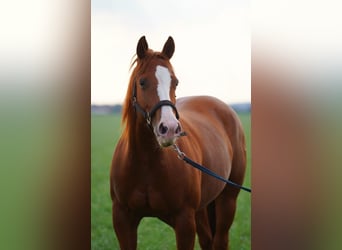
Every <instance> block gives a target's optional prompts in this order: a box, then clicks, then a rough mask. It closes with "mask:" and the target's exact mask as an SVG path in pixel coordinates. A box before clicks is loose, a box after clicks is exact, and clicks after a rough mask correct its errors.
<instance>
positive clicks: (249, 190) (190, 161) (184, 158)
mask: <svg viewBox="0 0 342 250" xmlns="http://www.w3.org/2000/svg"><path fill="white" fill-rule="evenodd" d="M173 149H174V150H175V151H176V153H177V155H178V159H180V160H183V161H185V162H186V163H188V164H189V165H191V166H193V167H194V168H197V169H199V170H201V171H202V172H204V173H206V174H207V175H210V176H212V177H214V178H216V179H219V180H221V181H223V182H225V183H227V184H229V185H231V186H233V187H236V188H240V189H243V190H245V191H247V192H249V193H251V192H252V190H251V189H250V188H246V187H243V186H241V185H239V184H237V183H235V182H232V181H230V180H226V179H225V178H223V177H221V176H219V175H217V174H216V173H214V172H213V171H211V170H209V169H208V168H206V167H204V166H202V165H200V164H198V163H197V162H194V161H193V160H191V159H190V158H188V157H187V156H186V155H185V154H184V152H182V151H181V150H180V149H179V147H178V146H177V145H176V144H173Z"/></svg>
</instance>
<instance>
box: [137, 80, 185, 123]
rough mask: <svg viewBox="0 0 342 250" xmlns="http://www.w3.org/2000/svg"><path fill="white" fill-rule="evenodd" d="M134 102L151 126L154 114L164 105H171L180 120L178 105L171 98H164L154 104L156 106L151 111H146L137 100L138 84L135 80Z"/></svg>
mask: <svg viewBox="0 0 342 250" xmlns="http://www.w3.org/2000/svg"><path fill="white" fill-rule="evenodd" d="M132 102H133V107H134V108H135V110H137V111H138V112H139V113H141V114H142V115H143V116H144V118H145V120H146V122H147V124H148V125H149V126H151V122H152V119H153V116H154V115H155V114H156V112H157V110H158V109H160V108H161V107H162V106H170V107H171V108H172V109H173V110H174V111H175V113H176V118H177V120H179V114H178V111H177V108H176V106H175V105H174V104H173V103H172V102H171V101H169V100H162V101H159V102H158V103H157V104H156V105H154V107H153V108H152V109H151V110H150V111H145V110H144V109H143V108H142V107H141V106H140V105H139V103H138V100H137V85H136V82H134V86H133V93H132Z"/></svg>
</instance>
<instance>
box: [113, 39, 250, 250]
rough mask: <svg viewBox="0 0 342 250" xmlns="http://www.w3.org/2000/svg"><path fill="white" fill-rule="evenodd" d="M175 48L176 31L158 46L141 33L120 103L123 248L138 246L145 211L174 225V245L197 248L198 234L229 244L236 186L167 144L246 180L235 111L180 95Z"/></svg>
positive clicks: (116, 190)
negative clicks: (181, 156)
mask: <svg viewBox="0 0 342 250" xmlns="http://www.w3.org/2000/svg"><path fill="white" fill-rule="evenodd" d="M174 50H175V44H174V41H173V39H172V37H169V38H168V40H167V41H166V43H165V45H164V47H163V50H162V51H161V52H154V51H152V50H151V49H149V48H148V44H147V42H146V39H145V37H144V36H143V37H141V38H140V40H139V42H138V45H137V58H136V59H135V61H134V62H133V64H132V66H133V65H134V64H135V68H134V70H133V72H132V75H131V77H130V81H129V85H128V90H127V95H126V99H125V102H124V106H123V118H122V119H123V120H122V121H123V123H124V124H125V129H124V131H123V133H122V135H121V138H120V139H119V141H118V144H117V146H116V149H115V152H114V156H113V161H112V166H111V173H110V194H111V197H112V215H113V226H114V229H115V232H116V235H117V238H118V241H119V244H120V248H121V249H136V247H137V228H138V225H139V222H140V220H141V219H142V218H143V217H157V218H159V219H160V220H162V221H163V222H165V223H167V224H168V225H170V226H171V227H172V228H174V231H175V234H176V241H177V249H193V248H194V242H195V235H196V232H197V234H198V238H199V243H200V246H201V248H202V249H227V248H228V235H229V228H230V226H231V224H232V222H233V218H234V214H235V209H236V199H237V196H238V194H239V189H237V188H235V187H232V186H229V185H227V184H225V183H224V182H221V181H218V180H217V179H215V178H213V177H211V176H208V175H206V174H203V173H202V172H200V171H199V170H197V169H195V168H192V167H190V166H188V165H186V163H185V162H183V161H181V160H179V159H178V158H177V154H176V152H174V151H173V149H172V147H170V146H171V145H173V144H175V143H176V141H177V145H178V146H179V148H180V149H181V150H182V151H183V152H184V153H185V154H186V155H187V156H189V158H192V159H193V160H194V161H196V162H198V163H200V164H203V165H204V166H206V167H208V168H209V169H210V170H212V171H214V172H216V173H217V174H219V175H221V176H223V177H224V178H227V179H228V178H229V179H230V180H232V181H234V182H236V183H237V184H242V182H243V178H244V174H245V167H246V149H245V148H246V146H245V137H244V132H243V129H242V126H241V122H240V121H239V119H238V116H237V115H236V113H235V112H234V111H233V110H232V109H231V108H230V107H228V106H227V105H226V104H225V103H223V102H221V101H219V100H218V99H216V98H213V97H208V96H198V97H186V98H180V99H178V100H177V101H176V97H175V91H176V87H177V84H178V80H177V78H176V76H175V73H174V70H173V68H172V65H171V63H170V58H171V57H172V55H173V52H174ZM185 133H186V136H183V135H184V134H185ZM161 240H162V239H161Z"/></svg>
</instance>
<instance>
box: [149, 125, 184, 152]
mask: <svg viewBox="0 0 342 250" xmlns="http://www.w3.org/2000/svg"><path fill="white" fill-rule="evenodd" d="M154 133H155V135H156V138H157V141H158V143H159V145H160V146H161V147H169V146H171V145H173V144H174V143H175V142H176V140H177V139H178V138H179V137H180V136H182V135H183V134H184V133H183V132H182V127H181V125H180V123H179V121H178V120H175V119H172V120H166V121H163V120H162V121H160V122H159V124H158V125H157V126H156V127H155V128H154Z"/></svg>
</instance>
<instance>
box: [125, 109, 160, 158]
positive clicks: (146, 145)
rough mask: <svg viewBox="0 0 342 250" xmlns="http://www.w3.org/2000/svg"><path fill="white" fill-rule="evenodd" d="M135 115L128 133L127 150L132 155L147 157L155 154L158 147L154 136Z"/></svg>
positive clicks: (141, 119)
mask: <svg viewBox="0 0 342 250" xmlns="http://www.w3.org/2000/svg"><path fill="white" fill-rule="evenodd" d="M135 115H136V116H137V117H135V118H134V119H133V120H134V121H135V122H134V123H133V124H134V126H132V127H131V128H130V131H129V132H128V141H129V149H130V151H132V154H133V155H137V156H139V155H144V157H148V156H149V154H153V155H155V154H157V153H158V151H159V148H160V147H159V145H158V143H157V141H156V139H155V135H154V133H153V131H152V129H151V128H150V127H149V126H148V125H147V123H146V121H145V120H144V119H143V117H141V116H139V114H136V113H135Z"/></svg>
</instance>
